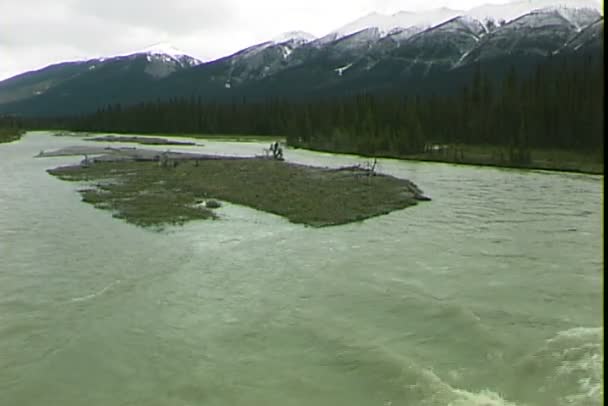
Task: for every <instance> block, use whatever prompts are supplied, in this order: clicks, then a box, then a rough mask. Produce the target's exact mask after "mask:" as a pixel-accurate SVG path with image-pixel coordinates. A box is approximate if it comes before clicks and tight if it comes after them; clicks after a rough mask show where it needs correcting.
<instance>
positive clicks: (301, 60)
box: [0, 0, 603, 114]
mask: <svg viewBox="0 0 608 406" xmlns="http://www.w3.org/2000/svg"><path fill="white" fill-rule="evenodd" d="M542 2H545V3H548V2H549V1H548V0H542ZM568 2H569V3H576V4H578V5H581V4H591V3H592V0H568ZM521 3H528V2H518V3H513V4H511V8H509V10H510V11H509V12H510V13H511V15H515V13H514V12H513V10H519V9H518V7H520V8H521V7H523V6H521ZM534 4H539V2H537V3H534ZM484 10H485V11H487V10H488V8H486V9H484ZM501 10H502V13H503V14H502V15H506V14H507V13H506V12H505V10H506V9H501ZM453 12H455V10H450V9H443V11H441V13H443V14H441V13H440V14H441V15H442V16H447V15H449V14H450V13H453ZM475 12H478V13H479V14H480V15H481V14H483V13H481V12H480V11H475ZM397 14H399V13H397ZM379 15H380V14H378V13H375V14H373V15H372V14H370V15H368V16H372V17H373V18H377V17H378V16H379ZM412 15H413V13H407V12H404V13H402V14H400V16H401V17H403V16H407V17H408V18H410V22H411V21H414V20H413V19H412V18H413V17H412ZM435 15H439V14H435ZM426 17H428V14H424V13H422V17H421V16H420V15H419V16H418V17H416V18H418V20H416V21H422V19H424V18H426ZM364 18H365V17H364ZM442 18H443V17H442ZM592 27H593V28H592ZM387 28H390V27H389V26H386V25H385V26H382V27H380V28H379V27H376V26H373V27H368V28H364V29H362V30H359V31H355V32H352V33H349V34H348V35H341V34H343V33H344V32H346V31H348V30H346V31H343V32H340V33H334V34H332V35H333V36H332V35H330V36H328V35H326V36H324V37H321V38H314V36H312V35H310V34H307V33H303V32H299V31H293V32H289V33H286V34H284V35H281V36H279V37H275V38H274V39H273V40H270V41H266V42H263V43H260V44H255V45H252V46H250V47H248V48H245V49H243V50H241V51H238V52H236V53H233V54H231V55H228V56H225V57H223V58H219V59H216V60H212V61H207V62H201V61H200V60H197V59H195V58H192V57H189V56H187V55H184V53H183V51H179V50H175V49H174V48H172V47H170V46H169V45H167V44H156V45H155V46H153V47H149V48H146V49H144V50H142V51H137V52H135V53H132V54H125V55H119V56H115V57H110V58H97V59H89V60H87V61H74V62H66V63H62V64H56V65H50V66H48V67H46V68H43V69H41V70H38V71H32V72H26V73H23V74H21V75H17V76H15V77H13V78H9V79H7V80H4V81H1V82H0V113H14V114H69V113H74V112H82V111H92V110H94V109H96V108H98V107H100V106H102V105H106V104H110V103H125V104H129V103H137V102H143V101H146V100H153V99H158V98H167V97H184V96H196V97H202V98H204V99H206V100H218V101H222V100H231V99H234V98H250V99H253V100H255V99H259V98H264V97H290V98H292V97H296V98H299V97H305V98H306V97H314V96H315V95H317V96H328V95H340V94H352V93H356V92H366V91H372V92H375V91H382V89H385V90H386V89H390V88H396V89H399V88H402V89H404V90H403V91H406V92H410V93H414V92H417V93H421V92H422V93H423V92H425V91H444V90H445V91H451V90H453V89H455V88H456V87H457V86H458V84H459V83H460V81H462V80H464V79H462V78H461V76H462V77H465V76H467V75H468V73H467V74H464V73H462V72H468V71H470V70H471V69H470V67H471V66H474V65H475V64H477V63H480V62H483V63H484V64H486V65H488V66H490V65H492V66H499V65H501V64H502V65H504V66H508V65H513V64H515V65H521V66H523V67H527V66H530V65H533V64H535V63H539V61H542V60H543V59H544V58H547V57H549V56H551V55H556V54H560V55H565V54H568V53H575V52H576V53H585V54H589V53H592V54H594V53H595V54H597V53H598V52H600V49H601V48H602V46H601V45H602V43H601V38H602V35H601V34H602V33H603V14H602V13H600V11H599V10H597V9H591V8H588V7H576V8H572V7H561V6H559V5H557V6H555V5H553V6H551V7H546V8H544V9H533V10H532V11H529V12H527V13H525V14H523V15H520V16H518V17H516V18H513V19H511V20H508V21H506V20H504V21H501V20H480V19H478V18H474V17H472V16H470V15H455V16H452V17H451V18H449V19H446V20H445V21H441V22H440V23H438V24H434V25H433V24H430V25H427V26H424V25H421V24H418V25H409V26H408V27H400V28H390V29H388V30H387ZM502 70H504V68H497V72H498V71H502ZM450 75H451V76H453V78H455V79H454V81H453V82H454V84H450V81H449V80H448V79H447V77H448V76H450ZM454 75H455V76H454ZM433 82H436V83H433ZM440 84H441V85H440ZM442 86H443V87H442ZM70 109H75V110H74V111H71V110H70Z"/></svg>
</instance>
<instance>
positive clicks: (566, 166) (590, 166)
mask: <svg viewBox="0 0 608 406" xmlns="http://www.w3.org/2000/svg"><path fill="white" fill-rule="evenodd" d="M50 132H53V131H50ZM72 134H78V135H79V136H80V133H79V132H72ZM85 134H86V135H89V136H97V135H102V134H103V133H83V134H82V136H84V135H85ZM137 135H140V136H144V137H154V136H158V137H175V138H193V139H211V140H215V139H217V140H228V141H238V142H247V141H260V142H265V141H269V140H276V139H280V140H284V139H285V138H284V137H279V136H277V137H274V136H260V135H242V134H241V135H238V134H236V135H230V134H223V135H220V134H161V133H158V134H139V133H138V134H135V133H121V136H124V137H127V136H137ZM167 141H169V140H167ZM287 146H288V147H289V148H293V149H303V150H309V151H313V152H326V153H334V154H342V155H356V156H360V157H364V158H382V159H397V160H404V161H417V162H438V163H446V164H454V165H467V166H481V167H491V168H504V169H518V170H541V171H551V172H563V173H580V174H588V175H604V165H603V163H600V162H597V158H592V159H586V158H589V156H590V155H586V154H583V153H580V152H577V151H569V150H548V149H547V150H545V149H534V150H532V157H533V158H532V159H531V162H529V163H520V164H518V163H508V162H501V160H500V159H497V157H498V156H499V155H500V154H501V153H504V152H505V151H506V149H505V148H504V147H496V146H481V145H451V146H449V150H448V151H446V152H426V153H420V154H406V155H395V154H390V153H378V154H366V153H361V152H356V151H348V150H344V151H336V150H331V149H323V148H315V147H312V146H295V145H287ZM461 152H462V153H463V155H464V157H462V158H460V157H455V153H456V154H458V153H461ZM535 156H538V157H539V158H535ZM563 156H566V157H567V159H570V161H566V162H565V163H564V162H559V160H560V159H561V158H562V157H563Z"/></svg>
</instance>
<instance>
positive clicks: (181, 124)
mask: <svg viewBox="0 0 608 406" xmlns="http://www.w3.org/2000/svg"><path fill="white" fill-rule="evenodd" d="M603 75H604V73H603V61H599V62H598V61H597V60H593V59H591V58H588V59H585V60H583V61H580V60H577V61H573V62H569V61H566V60H561V61H559V62H556V61H553V62H548V63H545V64H543V65H539V66H537V67H536V69H535V70H533V72H531V73H529V74H525V75H524V74H522V73H521V72H517V71H516V70H515V69H514V68H512V69H511V70H510V71H509V72H508V73H507V74H506V75H505V76H504V77H502V78H500V79H498V80H497V79H495V78H492V76H491V75H489V74H487V73H485V72H484V71H483V69H482V67H481V66H477V67H476V69H475V71H474V73H473V74H472V75H471V80H470V82H469V84H468V85H467V86H465V87H463V88H462V89H461V91H459V92H457V93H453V94H449V95H428V94H427V95H418V96H398V95H395V94H392V95H378V94H360V95H357V96H353V97H349V98H327V99H324V100H317V101H307V102H295V101H289V100H267V101H256V102H248V101H247V100H246V99H241V100H237V101H234V102H232V103H214V102H209V101H205V100H204V99H201V97H195V96H192V97H190V98H173V99H169V100H156V101H152V102H147V103H141V104H138V105H132V106H121V105H119V104H116V105H109V106H106V107H104V108H102V109H100V110H98V111H97V112H96V113H94V114H91V115H87V116H82V117H78V118H72V119H67V120H63V121H55V122H54V123H55V126H59V127H66V128H68V129H70V130H78V131H107V132H122V133H150V134H168V133H170V134H176V133H182V134H252V135H276V136H280V137H285V138H286V139H287V143H288V144H289V145H291V146H295V147H306V148H312V149H320V150H327V151H336V152H352V153H359V154H364V155H379V156H380V155H382V156H404V155H408V154H416V153H421V152H424V151H425V150H428V148H429V146H431V145H446V144H447V145H455V144H459V145H483V146H496V147H503V148H504V149H505V150H506V151H509V152H508V155H509V156H508V158H507V161H509V162H512V163H518V162H519V163H525V161H526V160H527V159H529V156H528V154H529V152H528V151H529V150H530V149H531V148H536V149H538V148H540V149H565V150H574V151H579V152H583V153H589V154H593V155H594V156H598V157H599V159H600V160H601V161H602V162H603V126H604V83H603V82H604V76H603ZM406 93H407V92H406V91H404V92H403V94H406ZM42 125H46V126H48V122H46V121H45V122H44V124H42Z"/></svg>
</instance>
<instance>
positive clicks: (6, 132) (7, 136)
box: [0, 128, 25, 144]
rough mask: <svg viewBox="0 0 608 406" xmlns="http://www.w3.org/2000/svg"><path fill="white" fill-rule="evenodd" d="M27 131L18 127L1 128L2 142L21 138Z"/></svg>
mask: <svg viewBox="0 0 608 406" xmlns="http://www.w3.org/2000/svg"><path fill="white" fill-rule="evenodd" d="M24 134H25V131H23V130H21V129H18V128H0V144H2V143H7V142H13V141H17V140H19V139H20V138H21V137H22V136H23V135H24Z"/></svg>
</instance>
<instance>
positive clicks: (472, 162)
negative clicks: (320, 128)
mask: <svg viewBox="0 0 608 406" xmlns="http://www.w3.org/2000/svg"><path fill="white" fill-rule="evenodd" d="M290 148H293V149H303V150H307V151H312V152H324V153H330V154H340V155H352V156H360V157H364V158H378V159H395V160H399V161H414V162H431V163H444V164H450V165H466V166H479V167H488V168H499V169H517V170H530V171H548V172H561V173H578V174H585V175H601V176H603V175H604V165H603V164H600V163H593V162H592V163H583V162H578V163H575V164H574V165H577V164H578V165H581V166H582V167H578V168H576V167H571V166H567V165H559V166H558V165H552V164H550V163H549V164H547V163H546V162H545V161H543V162H545V164H544V165H543V164H542V163H539V162H538V161H537V163H536V164H535V163H534V162H532V163H529V164H508V163H501V162H483V161H482V162H480V161H479V160H476V159H467V158H466V157H465V159H463V160H460V159H454V158H450V157H437V156H433V155H432V154H429V153H423V154H413V155H401V156H396V155H391V154H383V153H379V154H365V153H359V152H348V151H332V150H329V149H322V148H314V147H308V146H305V147H304V146H302V147H299V146H290ZM566 152H567V153H571V152H568V151H566ZM585 165H586V166H585Z"/></svg>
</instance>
